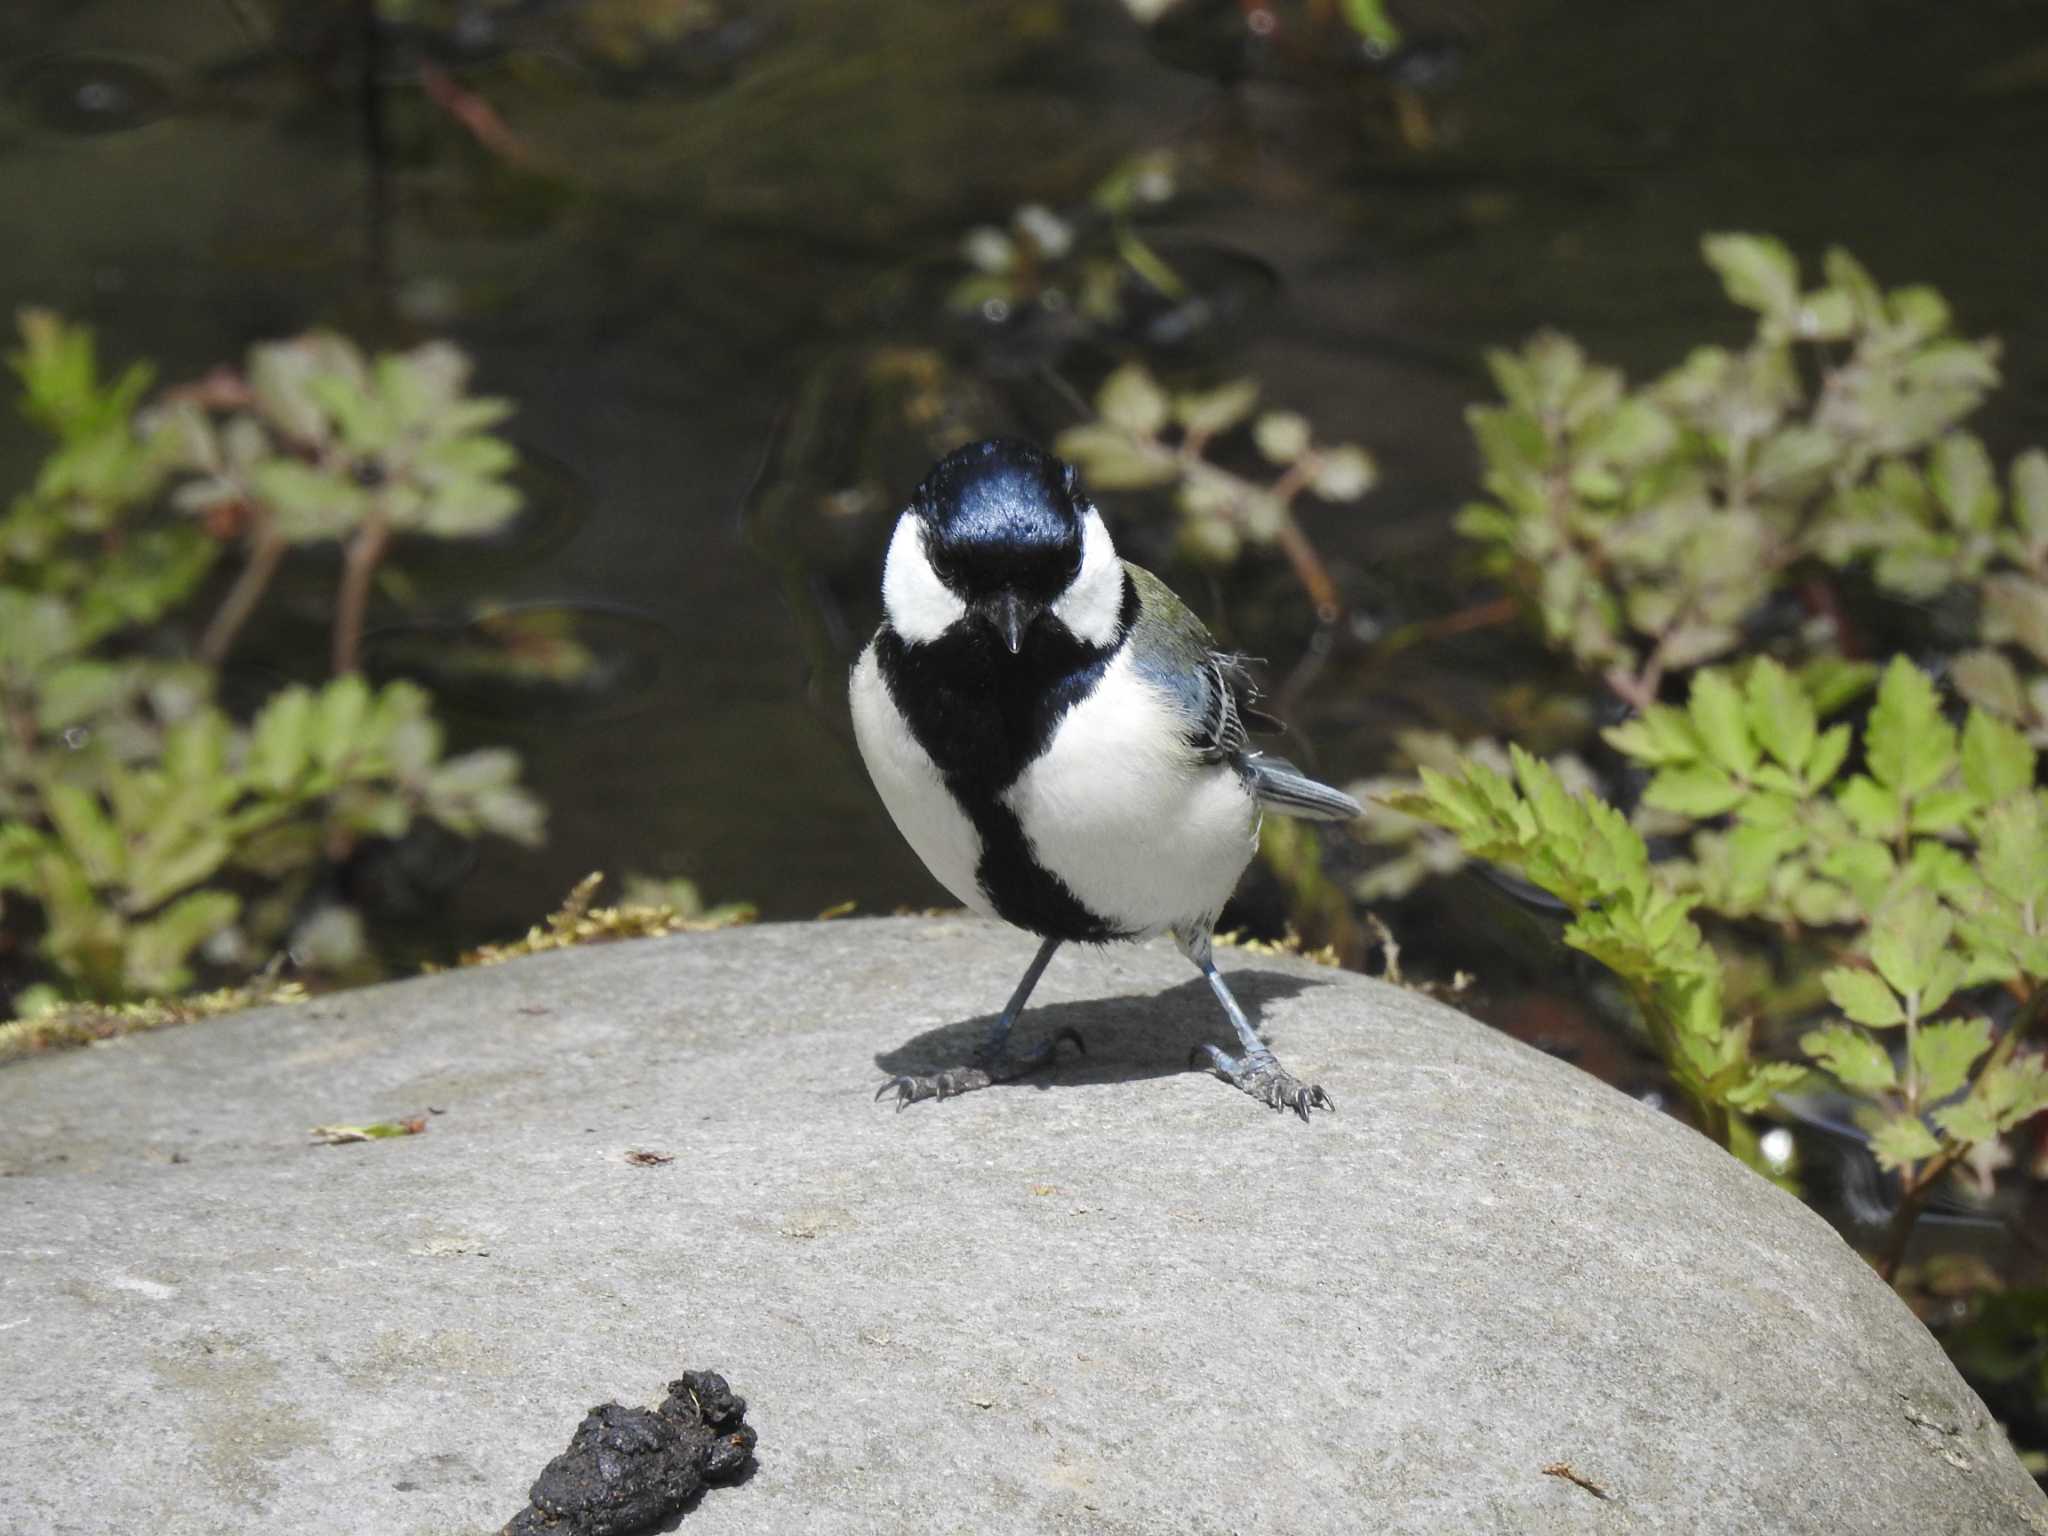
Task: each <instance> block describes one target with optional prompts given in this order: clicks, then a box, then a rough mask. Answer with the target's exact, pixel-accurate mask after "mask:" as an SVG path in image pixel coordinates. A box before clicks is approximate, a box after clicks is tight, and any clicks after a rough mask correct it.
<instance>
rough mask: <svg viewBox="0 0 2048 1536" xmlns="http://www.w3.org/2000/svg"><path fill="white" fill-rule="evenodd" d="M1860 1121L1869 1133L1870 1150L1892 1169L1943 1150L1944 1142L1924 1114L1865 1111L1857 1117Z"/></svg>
mask: <svg viewBox="0 0 2048 1536" xmlns="http://www.w3.org/2000/svg"><path fill="white" fill-rule="evenodd" d="M1856 1123H1857V1124H1858V1125H1860V1126H1862V1127H1863V1129H1864V1130H1865V1132H1867V1133H1868V1134H1869V1136H1870V1150H1871V1152H1872V1153H1873V1154H1874V1155H1875V1156H1876V1158H1877V1161H1878V1165H1879V1166H1880V1167H1882V1168H1884V1169H1886V1170H1888V1171H1889V1170H1891V1169H1896V1168H1904V1167H1906V1166H1908V1165H1909V1164H1912V1163H1917V1162H1920V1161H1922V1160H1924V1159H1926V1158H1930V1157H1932V1156H1934V1155H1935V1154H1936V1153H1937V1152H1939V1151H1940V1150H1941V1143H1940V1142H1938V1141H1936V1140H1935V1139H1934V1133H1933V1132H1932V1131H1930V1130H1928V1129H1927V1127H1926V1125H1924V1124H1923V1123H1922V1122H1921V1120H1920V1117H1919V1116H1918V1115H1909V1114H1906V1113H1905V1112H1904V1111H1903V1110H1867V1111H1863V1112H1860V1113H1859V1114H1858V1115H1857V1116H1856Z"/></svg>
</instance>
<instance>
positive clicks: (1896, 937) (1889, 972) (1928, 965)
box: [1870, 887, 1955, 997]
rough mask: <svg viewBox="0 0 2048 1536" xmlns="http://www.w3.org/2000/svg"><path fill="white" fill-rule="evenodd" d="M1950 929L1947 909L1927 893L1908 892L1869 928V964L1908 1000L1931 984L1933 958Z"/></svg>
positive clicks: (1944, 942) (1887, 907) (1938, 952)
mask: <svg viewBox="0 0 2048 1536" xmlns="http://www.w3.org/2000/svg"><path fill="white" fill-rule="evenodd" d="M1954 928H1955V920H1954V918H1952V917H1951V916H1950V915H1949V911H1948V909H1947V908H1946V907H1944V906H1943V905H1942V904H1941V903H1940V902H1939V901H1937V900H1936V899H1935V898H1934V897H1933V896H1932V895H1931V894H1930V893H1928V892H1927V891H1924V890H1921V889H1919V888H1917V887H1913V888H1908V889H1907V890H1905V891H1903V892H1901V893H1900V894H1899V895H1898V896H1897V897H1896V898H1894V899H1893V900H1892V901H1891V902H1890V904H1888V905H1887V906H1886V907H1885V909H1884V910H1883V911H1882V912H1880V913H1879V914H1878V915H1877V920H1876V921H1875V922H1874V923H1872V924H1871V927H1870V959H1871V963H1872V964H1874V965H1875V966H1876V967H1877V972H1878V974H1879V975H1880V976H1882V977H1884V979H1885V980H1886V981H1888V982H1890V983H1891V987H1892V990H1893V991H1894V992H1897V993H1898V994H1899V995H1900V996H1901V997H1911V996H1913V995H1914V994H1915V993H1917V992H1920V991H1922V990H1923V989H1924V988H1925V987H1926V986H1927V984H1928V983H1929V982H1930V981H1931V980H1933V978H1934V964H1935V960H1936V957H1937V956H1939V955H1940V954H1941V952H1942V950H1943V949H1945V948H1947V946H1948V941H1949V936H1950V934H1951V933H1952V932H1953V931H1954Z"/></svg>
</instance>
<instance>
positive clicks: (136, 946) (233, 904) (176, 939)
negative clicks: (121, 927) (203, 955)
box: [122, 891, 242, 992]
mask: <svg viewBox="0 0 2048 1536" xmlns="http://www.w3.org/2000/svg"><path fill="white" fill-rule="evenodd" d="M241 907H242V904H241V902H240V901H239V900H237V899H236V898H235V897H234V896H232V895H230V894H229V893H228V892H226V891H194V892H192V893H191V894H190V895H188V896H184V897H181V898H180V899H179V900H177V901H174V902H172V903H171V904H170V905H169V906H168V907H166V908H164V910H163V911H162V912H160V913H158V914H157V915H156V916H155V917H153V918H151V919H149V920H148V921H147V922H142V923H136V924H133V925H131V926H130V927H129V929H128V932H127V934H126V935H125V937H124V941H123V955H122V966H123V970H124V972H125V978H124V979H125V980H126V982H127V984H128V985H129V986H130V987H131V988H132V989H133V990H135V991H138V992H171V991H176V990H177V989H178V988H180V987H182V986H184V985H185V984H186V983H187V982H188V981H189V980H190V979H191V972H190V971H189V970H188V969H187V968H186V965H185V961H186V959H187V958H188V957H189V956H190V955H191V953H192V951H193V950H195V949H197V948H198V947H199V946H200V945H201V944H204V943H205V942H206V941H207V940H208V939H210V938H212V937H213V936H214V935H215V934H216V933H219V932H220V931H221V929H223V928H225V927H227V926H228V924H230V923H232V922H233V921H234V920H235V918H236V916H237V915H238V914H239V913H240V912H241Z"/></svg>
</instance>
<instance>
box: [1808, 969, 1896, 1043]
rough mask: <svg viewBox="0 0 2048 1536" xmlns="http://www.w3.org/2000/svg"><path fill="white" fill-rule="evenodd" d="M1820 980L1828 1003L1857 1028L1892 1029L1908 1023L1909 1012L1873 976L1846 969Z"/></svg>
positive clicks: (1879, 978) (1879, 979) (1837, 970)
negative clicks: (1851, 1020)
mask: <svg viewBox="0 0 2048 1536" xmlns="http://www.w3.org/2000/svg"><path fill="white" fill-rule="evenodd" d="M1820 980H1821V985H1822V986H1824V987H1826V988H1827V992H1828V999H1829V1001H1831V1002H1832V1003H1834V1005H1835V1006H1836V1007H1837V1008H1839V1009H1841V1010H1842V1012H1843V1013H1845V1014H1847V1015H1848V1016H1849V1017H1850V1018H1852V1019H1854V1020H1855V1021H1856V1022H1857V1023H1858V1024H1868V1025H1869V1026H1870V1027H1871V1028H1872V1029H1890V1028H1893V1027H1895V1026H1897V1025H1900V1024H1904V1023H1905V1022H1906V1010H1905V1009H1904V1008H1902V1007H1901V1006H1900V1005H1899V1000H1898V998H1896V997H1895V996H1893V995H1892V989H1891V988H1890V987H1888V986H1886V985H1885V984H1884V981H1883V978H1881V977H1879V976H1877V975H1876V974H1874V973H1873V972H1870V971H1864V970H1858V969H1856V968H1855V967H1854V966H1846V965H1843V966H1837V967H1835V968H1834V969H1833V970H1831V971H1823V972H1822V973H1821V978H1820Z"/></svg>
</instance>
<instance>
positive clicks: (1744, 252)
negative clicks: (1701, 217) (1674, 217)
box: [1700, 234, 1799, 325]
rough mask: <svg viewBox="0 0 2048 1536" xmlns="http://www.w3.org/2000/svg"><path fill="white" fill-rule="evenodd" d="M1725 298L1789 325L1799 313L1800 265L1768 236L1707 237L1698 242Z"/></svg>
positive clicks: (1780, 242) (1788, 252) (1779, 241)
mask: <svg viewBox="0 0 2048 1536" xmlns="http://www.w3.org/2000/svg"><path fill="white" fill-rule="evenodd" d="M1700 248H1701V250H1702V251H1703V252H1704V253H1705V254H1706V258H1707V263H1708V265H1710V266H1711V267H1713V269H1714V270H1715V271H1716V272H1718V273H1720V274H1721V285H1722V287H1724V288H1726V289H1727V291H1728V297H1729V298H1730V299H1732V300H1734V301H1735V302H1736V303H1737V304H1740V305H1741V306H1742V307H1743V308H1744V309H1753V310H1756V311H1758V312H1759V313H1761V314H1763V315H1766V316H1769V317H1771V318H1774V319H1777V320H1781V321H1783V322H1785V323H1786V324H1788V325H1789V324H1790V323H1791V322H1792V320H1793V318H1794V316H1795V315H1796V314H1797V313H1798V310H1799V263H1798V262H1796V261H1795V260H1793V257H1792V253H1791V251H1789V250H1787V249H1786V247H1785V244H1784V242H1783V241H1781V240H1776V239H1773V238H1772V237H1770V236H1768V235H1734V234H1730V235H1708V236H1707V237H1706V238H1705V239H1704V240H1702V241H1701V242H1700Z"/></svg>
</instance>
